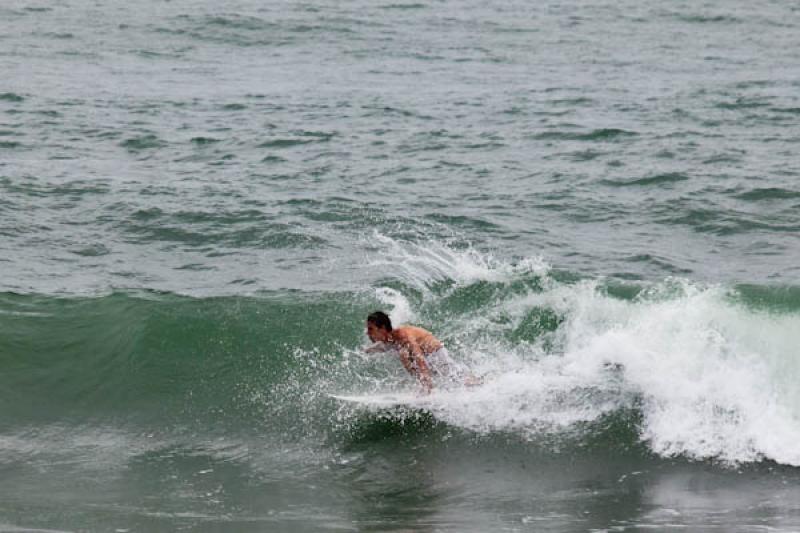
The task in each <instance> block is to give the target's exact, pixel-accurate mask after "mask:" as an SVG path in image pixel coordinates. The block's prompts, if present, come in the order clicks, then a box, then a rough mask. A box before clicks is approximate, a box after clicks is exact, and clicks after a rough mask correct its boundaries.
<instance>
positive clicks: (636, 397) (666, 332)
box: [0, 236, 800, 465]
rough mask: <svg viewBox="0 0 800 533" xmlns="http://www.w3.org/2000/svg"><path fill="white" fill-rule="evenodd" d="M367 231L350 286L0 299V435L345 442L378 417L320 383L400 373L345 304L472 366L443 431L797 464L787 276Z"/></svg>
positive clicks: (391, 382)
mask: <svg viewBox="0 0 800 533" xmlns="http://www.w3.org/2000/svg"><path fill="white" fill-rule="evenodd" d="M376 242H378V243H379V244H380V249H379V251H378V252H377V253H376V254H375V256H374V261H373V263H374V264H372V265H371V266H372V267H377V268H381V269H383V271H384V272H385V275H386V278H385V280H384V282H382V283H378V284H376V285H375V286H373V287H371V288H368V289H364V290H361V291H358V292H327V293H326V292H300V291H276V292H271V293H261V294H258V295H256V296H247V297H234V296H230V297H215V298H190V297H185V296H178V295H173V294H164V293H152V292H137V293H130V292H129V293H122V292H117V293H113V294H109V295H106V296H100V297H65V298H53V297H44V296H32V295H16V294H11V293H6V294H4V295H3V296H2V298H0V313H2V317H3V322H4V324H6V325H7V326H8V327H5V328H3V330H2V333H0V368H2V370H3V371H2V372H0V415H2V416H0V419H2V420H3V426H4V429H5V433H6V434H10V435H20V434H24V433H25V431H29V430H30V428H32V427H50V428H53V427H62V426H64V425H66V426H74V427H82V428H86V427H87V426H91V427H116V428H122V430H123V431H126V432H129V433H131V434H134V435H136V434H142V433H143V432H144V433H146V432H147V431H149V430H151V429H152V428H160V431H161V432H162V433H165V434H168V433H169V432H170V431H171V430H177V429H175V428H178V429H180V431H189V432H199V433H200V434H207V435H214V434H239V435H249V436H253V435H255V436H258V437H260V438H268V439H275V440H276V441H281V440H286V439H290V440H296V439H298V438H299V439H309V440H311V439H313V440H316V441H318V442H320V440H319V439H322V440H321V442H330V441H331V439H333V441H341V439H345V441H347V440H348V439H352V438H354V435H359V434H360V433H359V432H360V431H362V430H363V429H364V423H365V420H364V416H367V420H370V419H371V420H373V421H375V420H376V419H383V417H385V416H387V413H374V414H369V413H367V414H366V415H365V413H364V412H363V411H362V410H359V409H353V408H352V407H349V406H339V405H336V404H335V402H332V401H331V400H330V399H329V398H327V396H326V393H330V392H340V393H341V392H348V393H370V392H382V391H387V390H397V389H413V388H414V387H415V385H414V384H413V383H412V382H411V381H410V380H409V379H408V378H407V377H406V376H405V375H404V374H403V371H402V369H401V368H400V365H399V364H398V363H397V362H396V361H395V360H394V359H393V358H392V357H390V356H387V355H383V356H375V355H366V354H364V353H363V352H361V351H360V346H361V345H362V343H363V342H364V336H363V320H364V317H365V316H366V314H367V313H368V312H369V311H371V310H373V309H375V308H383V309H386V310H388V311H389V312H390V314H391V316H392V318H393V320H394V321H395V322H413V323H416V324H420V325H423V326H425V327H427V328H429V329H431V330H432V331H434V332H435V333H436V334H437V335H438V336H439V337H440V338H442V339H443V340H444V342H445V343H446V344H447V345H448V347H449V348H450V350H451V352H453V353H454V354H455V356H456V357H457V358H458V359H460V360H461V362H463V363H464V364H466V365H468V366H469V367H470V369H471V371H472V372H473V373H474V374H475V375H480V376H483V378H484V381H485V384H484V385H483V386H482V387H478V388H475V389H452V390H442V391H440V392H439V393H438V394H437V396H436V397H435V400H434V402H433V405H432V407H431V409H430V411H431V414H432V415H433V417H434V419H435V421H436V424H444V425H445V427H446V428H449V429H447V431H451V432H452V431H455V432H457V433H459V434H461V435H465V436H467V437H469V435H472V436H473V437H476V438H485V437H487V436H505V437H511V438H514V439H519V440H521V441H522V442H527V443H528V444H527V445H528V446H534V447H539V448H541V449H542V450H544V451H546V452H548V453H551V452H552V453H557V452H558V451H559V450H562V449H564V448H567V449H580V448H582V447H587V446H593V445H594V444H592V443H598V442H601V443H603V445H612V446H617V447H620V448H621V449H628V450H632V449H636V450H640V451H643V452H644V453H646V454H653V455H656V456H662V457H675V456H680V457H685V458H689V459H715V460H720V461H723V462H728V463H747V462H759V461H762V460H769V461H774V462H777V463H781V464H786V465H800V452H798V449H797V446H796V443H797V442H798V438H800V393H798V392H797V388H796V386H795V384H796V382H797V378H798V373H800V361H799V360H798V359H797V357H796V354H797V346H798V345H800V289H798V288H796V287H783V288H775V287H765V286H753V285H741V286H728V287H725V286H713V285H701V284H698V283H693V282H690V281H688V280H684V279H679V278H669V279H666V280H664V281H662V282H660V283H654V284H644V283H639V284H634V283H620V282H615V281H607V280H599V279H585V278H579V277H577V276H575V275H572V274H570V273H568V272H559V271H554V270H553V269H551V268H550V267H548V266H547V265H546V264H545V263H543V262H542V261H540V260H538V259H528V260H519V261H516V262H507V261H502V260H499V259H496V258H494V257H492V256H490V255H488V254H485V253H482V252H480V251H478V250H475V249H472V248H454V247H452V246H447V245H445V244H441V243H437V242H429V243H426V244H419V243H417V244H414V243H403V242H401V241H397V240H393V239H391V238H388V237H383V236H378V238H377V239H376ZM417 414H418V413H417ZM406 415H408V416H411V415H413V413H410V414H409V413H407V414H406ZM393 416H399V417H400V419H401V420H402V419H403V418H404V415H402V414H398V413H394V415H393ZM376 417H377V418H376ZM390 418H391V417H390ZM412 418H413V417H412ZM378 427H380V426H378ZM396 429H397V427H396V426H394V425H393V423H389V426H388V427H386V428H383V429H381V430H380V431H379V434H382V433H381V432H382V431H394V430H396ZM422 430H423V431H425V429H424V427H423V428H422ZM362 436H363V435H362ZM373 437H374V435H373ZM373 437H370V438H373Z"/></svg>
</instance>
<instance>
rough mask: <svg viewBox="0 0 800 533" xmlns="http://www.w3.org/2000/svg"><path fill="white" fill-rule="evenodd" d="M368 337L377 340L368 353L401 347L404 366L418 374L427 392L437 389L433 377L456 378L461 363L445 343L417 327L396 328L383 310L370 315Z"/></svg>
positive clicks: (417, 376)
mask: <svg viewBox="0 0 800 533" xmlns="http://www.w3.org/2000/svg"><path fill="white" fill-rule="evenodd" d="M367 337H369V339H370V340H371V341H372V342H374V343H375V344H373V345H372V346H370V347H368V348H367V349H366V352H367V353H375V352H386V351H389V350H397V352H398V354H399V356H400V362H401V363H402V364H403V367H405V369H406V370H407V371H408V372H409V374H411V375H412V376H414V377H416V378H417V379H418V380H419V382H420V385H422V388H423V389H425V391H426V392H430V391H431V390H432V389H433V378H434V377H436V378H453V377H456V376H455V374H456V373H457V372H458V365H457V364H456V362H455V361H453V359H452V358H451V357H450V354H449V353H447V348H445V347H444V345H443V344H442V342H441V341H440V340H439V339H437V338H436V337H434V336H433V334H432V333H431V332H430V331H427V330H425V329H422V328H418V327H416V326H400V327H397V328H392V321H391V320H390V319H389V316H388V315H387V314H386V313H384V312H382V311H375V312H374V313H372V314H370V315H369V316H368V317H367Z"/></svg>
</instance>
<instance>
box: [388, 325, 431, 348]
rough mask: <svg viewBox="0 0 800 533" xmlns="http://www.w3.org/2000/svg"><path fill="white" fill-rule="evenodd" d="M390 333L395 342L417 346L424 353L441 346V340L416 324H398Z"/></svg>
mask: <svg viewBox="0 0 800 533" xmlns="http://www.w3.org/2000/svg"><path fill="white" fill-rule="evenodd" d="M392 333H393V335H394V338H395V342H396V343H397V344H400V345H407V346H409V345H410V346H413V345H416V346H419V347H420V349H421V350H422V351H423V353H425V354H426V355H427V354H431V353H433V352H435V351H436V350H438V349H440V348H441V347H442V343H441V341H439V339H437V338H436V337H434V336H433V333H431V332H430V331H428V330H426V329H423V328H418V327H417V326H400V327H398V328H395V329H394V330H392Z"/></svg>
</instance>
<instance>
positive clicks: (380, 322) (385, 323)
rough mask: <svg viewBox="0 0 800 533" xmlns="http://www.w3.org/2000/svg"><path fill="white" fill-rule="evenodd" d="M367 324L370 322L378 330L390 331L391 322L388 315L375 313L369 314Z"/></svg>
mask: <svg viewBox="0 0 800 533" xmlns="http://www.w3.org/2000/svg"><path fill="white" fill-rule="evenodd" d="M367 322H372V323H373V324H375V325H376V326H378V327H379V328H382V329H385V330H386V331H392V321H391V320H390V319H389V315H387V314H386V313H384V312H383V311H375V312H374V313H371V314H370V315H369V316H368V317H367Z"/></svg>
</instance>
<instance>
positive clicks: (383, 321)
mask: <svg viewBox="0 0 800 533" xmlns="http://www.w3.org/2000/svg"><path fill="white" fill-rule="evenodd" d="M391 333H392V321H391V320H390V319H389V315H387V314H386V313H384V312H383V311H375V312H374V313H371V314H370V315H369V316H368V317H367V337H369V340H371V341H372V342H386V341H388V340H389V339H390V338H391Z"/></svg>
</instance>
